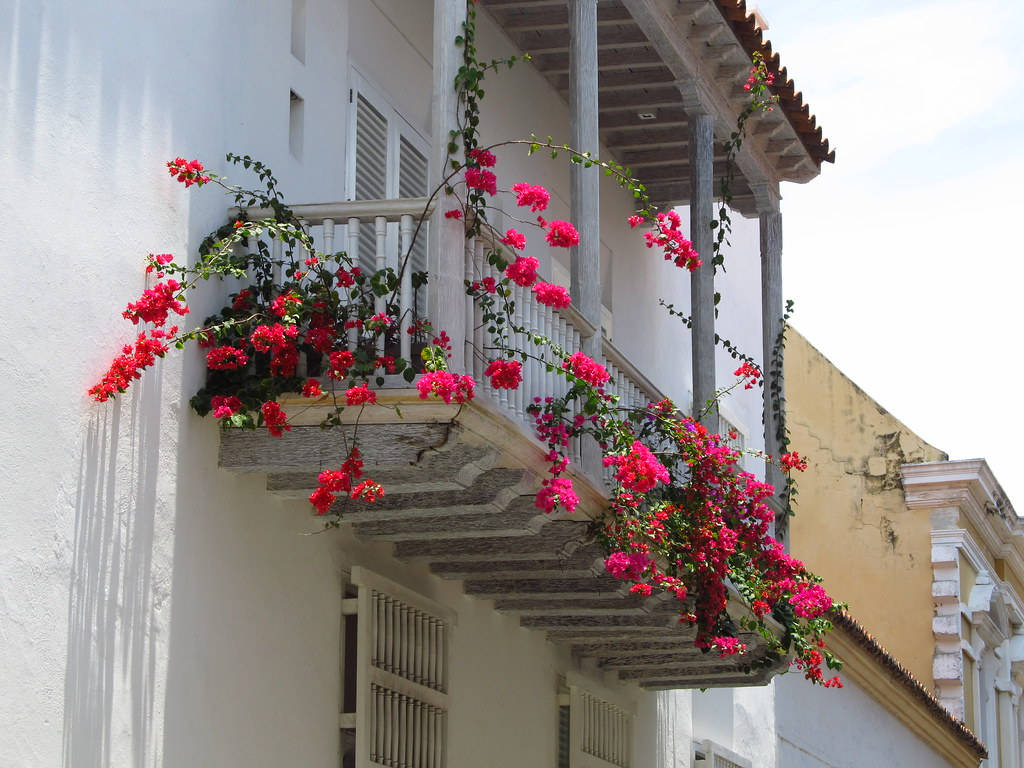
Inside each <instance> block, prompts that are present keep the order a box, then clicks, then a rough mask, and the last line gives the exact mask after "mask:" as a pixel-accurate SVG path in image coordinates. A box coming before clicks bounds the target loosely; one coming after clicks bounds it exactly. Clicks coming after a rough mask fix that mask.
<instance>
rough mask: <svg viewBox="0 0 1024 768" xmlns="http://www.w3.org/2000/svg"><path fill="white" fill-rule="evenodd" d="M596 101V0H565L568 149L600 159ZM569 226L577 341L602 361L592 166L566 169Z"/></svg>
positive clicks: (594, 468)
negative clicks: (586, 332)
mask: <svg viewBox="0 0 1024 768" xmlns="http://www.w3.org/2000/svg"><path fill="white" fill-rule="evenodd" d="M597 108H598V101H597V0H569V121H570V131H571V136H572V146H573V148H574V149H577V150H579V151H580V152H590V153H591V155H592V156H593V157H598V156H599V155H600V138H599V136H598V112H597ZM569 180H570V195H571V198H572V202H571V215H572V222H573V224H575V225H576V228H577V229H578V230H579V233H580V244H579V245H577V246H575V247H573V248H572V249H570V251H569V258H570V280H571V288H570V292H571V294H572V298H573V302H574V304H575V305H576V308H577V309H578V310H579V312H580V314H582V315H583V317H584V318H585V319H586V320H587V321H588V322H589V323H590V324H591V325H592V326H593V327H594V328H595V329H596V330H595V332H594V333H593V334H591V335H590V336H586V337H583V338H582V339H581V342H582V343H581V345H580V346H581V347H582V350H583V352H584V353H585V354H587V355H589V356H590V357H592V358H593V359H595V360H599V359H600V358H601V172H600V169H599V168H597V167H596V166H591V167H590V168H584V167H583V165H582V164H573V165H571V166H570V167H569ZM580 449H581V462H582V465H583V469H584V471H586V472H587V473H588V474H589V475H591V476H592V477H595V478H598V477H600V476H601V453H600V450H599V448H598V446H597V443H596V442H594V441H593V440H586V441H584V443H583V444H582V445H581V446H580Z"/></svg>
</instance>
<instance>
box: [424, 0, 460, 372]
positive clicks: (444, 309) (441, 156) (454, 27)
mask: <svg viewBox="0 0 1024 768" xmlns="http://www.w3.org/2000/svg"><path fill="white" fill-rule="evenodd" d="M465 20H466V0H434V85H433V111H432V114H431V118H430V130H431V150H430V189H431V190H433V189H435V188H436V187H437V185H438V184H440V183H441V180H442V179H443V178H444V177H445V175H446V173H447V172H448V170H449V165H448V160H449V156H448V142H449V134H450V132H451V131H452V130H455V128H456V114H457V109H458V99H457V97H456V93H455V75H456V73H457V72H458V70H459V67H460V66H461V65H462V48H461V47H459V46H457V45H455V42H454V41H455V37H456V35H461V34H463V28H462V25H463V23H464V22H465ZM454 204H455V198H453V197H449V196H448V195H445V194H444V193H443V192H442V193H441V195H440V197H439V199H438V204H437V205H436V206H435V207H434V214H433V216H432V217H431V219H430V234H429V238H428V244H429V247H430V255H429V258H428V264H429V266H428V275H429V281H428V283H427V286H428V290H429V291H430V294H429V295H430V301H429V304H430V314H431V319H432V320H433V322H434V328H435V330H436V331H447V333H448V336H449V337H450V338H451V343H452V352H451V354H452V357H451V359H450V360H449V361H448V364H449V367H450V368H451V369H452V370H453V371H457V372H459V373H463V372H466V360H465V346H466V345H465V338H466V332H467V329H466V309H465V303H466V302H467V301H469V297H467V296H466V290H465V286H464V285H463V279H464V274H465V248H466V243H465V240H466V232H465V225H464V224H463V222H462V221H461V220H458V219H446V218H445V217H444V212H445V211H447V210H449V209H450V208H453V207H454Z"/></svg>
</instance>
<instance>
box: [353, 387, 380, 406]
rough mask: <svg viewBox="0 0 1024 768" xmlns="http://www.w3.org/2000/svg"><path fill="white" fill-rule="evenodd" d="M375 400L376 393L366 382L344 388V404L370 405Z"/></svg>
mask: <svg viewBox="0 0 1024 768" xmlns="http://www.w3.org/2000/svg"><path fill="white" fill-rule="evenodd" d="M376 402H377V393H376V392H374V391H373V390H372V389H370V388H369V387H368V386H366V384H360V385H359V386H358V387H352V388H351V389H347V390H345V405H372V404H373V403H376Z"/></svg>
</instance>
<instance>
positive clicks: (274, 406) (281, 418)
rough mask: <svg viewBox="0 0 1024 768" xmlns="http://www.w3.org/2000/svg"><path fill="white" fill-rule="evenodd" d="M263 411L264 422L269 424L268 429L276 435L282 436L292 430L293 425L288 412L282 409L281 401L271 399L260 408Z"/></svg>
mask: <svg viewBox="0 0 1024 768" xmlns="http://www.w3.org/2000/svg"><path fill="white" fill-rule="evenodd" d="M260 411H262V413H263V422H264V423H265V424H266V425H267V431H269V432H270V434H271V435H273V436H274V437H281V436H282V435H283V434H284V433H285V432H290V431H291V429H292V425H291V424H289V423H288V414H287V413H285V412H284V411H283V410H281V406H280V404H279V403H276V402H274V401H273V400H269V401H267V402H265V403H264V404H263V406H262V407H261V408H260Z"/></svg>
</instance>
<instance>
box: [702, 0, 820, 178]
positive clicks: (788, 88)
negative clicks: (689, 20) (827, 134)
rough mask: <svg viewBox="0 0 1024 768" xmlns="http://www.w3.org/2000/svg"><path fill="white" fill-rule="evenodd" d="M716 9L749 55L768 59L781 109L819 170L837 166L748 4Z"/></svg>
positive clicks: (741, 0) (724, 2)
mask: <svg viewBox="0 0 1024 768" xmlns="http://www.w3.org/2000/svg"><path fill="white" fill-rule="evenodd" d="M715 5H716V6H717V7H718V10H719V12H720V13H721V14H722V18H723V19H725V21H726V23H727V24H728V25H729V27H730V28H731V29H732V32H733V34H734V35H736V39H737V40H739V41H740V44H741V45H742V46H743V47H744V48H745V49H746V51H747V53H748V54H749V55H750V56H753V55H754V52H755V51H760V52H761V53H762V54H763V55H764V59H765V63H766V64H767V66H768V71H769V72H771V73H772V74H774V75H775V85H774V86H772V91H774V92H775V94H776V95H777V96H778V97H779V106H780V107H781V108H782V111H783V114H785V115H786V117H787V118H788V120H789V122H790V125H792V126H793V130H795V131H796V133H797V135H798V136H799V137H800V141H801V143H802V144H803V145H804V148H805V149H806V150H807V154H808V155H810V156H811V158H812V159H813V160H814V162H815V163H817V165H818V167H821V164H822V163H824V162H828V163H834V162H835V160H836V152H835V150H834V149H829V146H828V139H826V138H824V136H823V135H822V132H821V126H819V125H818V124H817V122H818V121H817V119H816V118H815V117H814V115H812V114H811V109H810V107H809V106H808V105H807V104H805V103H804V97H803V94H802V93H800V92H799V91H798V90H796V85H795V84H794V83H793V81H792V79H790V77H789V73H788V72H787V71H786V68H785V67H784V66H782V63H781V61H780V60H779V54H777V53H775V52H774V51H773V50H772V44H771V42H770V41H769V40H765V39H764V35H763V34H762V32H761V30H760V28H759V27H758V25H757V21H756V20H755V19H754V15H753V13H751V12H749V11H748V10H747V3H746V0H715Z"/></svg>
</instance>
